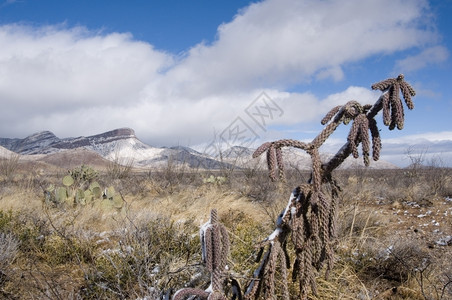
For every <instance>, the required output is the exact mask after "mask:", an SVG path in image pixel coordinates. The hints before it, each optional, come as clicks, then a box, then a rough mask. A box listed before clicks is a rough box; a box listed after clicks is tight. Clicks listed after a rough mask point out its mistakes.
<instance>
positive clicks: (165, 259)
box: [80, 218, 200, 299]
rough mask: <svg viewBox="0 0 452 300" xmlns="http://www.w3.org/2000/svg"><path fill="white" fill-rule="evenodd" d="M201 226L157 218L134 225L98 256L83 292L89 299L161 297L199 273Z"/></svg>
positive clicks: (190, 222)
mask: <svg viewBox="0 0 452 300" xmlns="http://www.w3.org/2000/svg"><path fill="white" fill-rule="evenodd" d="M197 232H198V229H197V228H196V227H195V226H194V225H193V222H192V221H187V222H181V223H175V222H174V221H170V220H168V219H163V218H157V219H155V220H150V221H149V222H146V223H143V224H138V225H136V224H132V223H129V226H128V227H127V231H123V232H121V233H120V234H119V235H118V236H117V237H116V239H118V241H117V243H115V244H114V245H111V247H110V248H108V249H104V250H102V251H101V252H100V253H99V254H97V255H96V257H95V258H94V263H93V265H91V267H90V269H89V271H88V272H87V274H86V276H85V277H86V280H85V283H84V285H83V288H82V289H81V291H80V293H81V294H82V295H83V297H84V298H88V299H91V298H95V299H98V298H101V299H126V298H137V297H150V298H149V299H156V298H157V297H158V296H160V295H161V294H163V293H165V291H166V290H168V289H170V288H171V287H172V286H173V284H175V283H181V282H185V283H186V282H190V280H191V278H192V277H193V275H194V274H195V273H198V272H200V266H199V264H197V262H198V261H199V260H200V255H199V249H200V246H199V238H198V235H197Z"/></svg>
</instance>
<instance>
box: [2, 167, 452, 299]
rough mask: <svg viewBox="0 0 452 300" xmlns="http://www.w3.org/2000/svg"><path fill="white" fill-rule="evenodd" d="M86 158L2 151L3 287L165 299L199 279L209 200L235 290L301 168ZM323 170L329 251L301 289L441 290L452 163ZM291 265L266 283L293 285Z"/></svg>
mask: <svg viewBox="0 0 452 300" xmlns="http://www.w3.org/2000/svg"><path fill="white" fill-rule="evenodd" d="M85 163H87V164H86V166H85V169H82V167H81V165H80V166H70V167H71V169H68V168H67V166H65V167H57V166H55V165H52V166H50V165H48V164H46V163H45V162H40V163H39V164H37V163H36V162H31V161H21V160H18V161H17V162H14V161H11V159H3V160H2V162H1V171H2V173H1V177H0V298H3V299H170V297H171V295H172V294H173V293H174V292H175V291H177V290H178V289H181V288H184V287H193V288H200V289H206V288H208V286H209V284H210V277H209V272H208V271H207V270H206V268H205V266H204V264H203V263H202V258H201V246H200V238H199V228H200V226H201V225H202V224H203V223H205V222H206V221H207V220H208V218H209V213H210V211H211V209H213V208H215V209H217V210H218V213H219V221H220V222H221V223H222V224H223V225H224V226H225V228H226V229H227V232H228V234H229V239H230V243H231V246H230V255H229V257H228V270H229V271H228V272H229V276H230V277H231V278H232V277H233V278H234V279H235V280H236V281H237V282H238V283H239V284H240V286H241V287H242V289H244V288H245V287H246V285H247V282H249V280H250V279H251V277H252V276H253V271H254V270H255V269H256V268H257V266H258V264H259V263H258V262H257V261H256V256H257V250H258V249H257V248H256V245H258V244H259V242H261V241H262V240H264V239H265V238H266V237H267V236H268V235H269V234H271V233H272V231H273V230H274V228H275V222H276V220H277V217H278V214H279V213H280V212H281V210H282V209H283V208H284V207H285V206H286V205H287V201H288V199H289V195H290V193H291V191H292V189H293V188H294V187H296V186H297V185H299V184H301V183H304V182H306V181H307V180H308V178H309V172H307V171H300V170H298V171H297V170H289V171H287V180H286V182H271V181H270V180H269V178H268V175H267V171H266V170H264V169H260V168H257V167H256V168H254V169H251V168H246V169H239V168H237V169H231V168H225V169H223V170H217V171H205V170H204V171H203V170H193V169H187V168H186V167H184V166H180V165H173V164H171V163H168V164H167V165H166V166H163V167H162V168H159V169H149V170H139V171H138V170H134V169H132V168H123V167H121V166H113V167H112V166H111V165H107V166H105V167H102V164H101V163H100V162H99V163H97V164H94V165H93V166H89V162H85ZM11 164H14V166H13V168H11ZM83 170H85V171H83ZM87 170H89V172H88V171H87ZM68 171H71V172H70V173H68ZM83 172H85V173H83ZM88 173H89V174H88ZM67 176H72V177H73V180H72V181H70V180H69V179H67V178H66V177H67ZM334 177H335V178H336V180H337V182H338V184H339V186H340V187H341V192H340V195H339V199H340V201H339V206H340V207H339V214H338V220H337V222H338V223H337V224H338V234H337V237H336V240H335V244H334V251H335V255H336V261H335V264H334V267H333V270H332V272H331V274H330V276H329V278H328V280H326V279H325V278H324V274H323V272H322V271H320V272H318V274H317V276H316V282H317V285H318V287H317V292H316V294H314V293H312V292H310V294H309V299H435V300H436V299H438V300H439V299H452V261H451V257H452V170H451V169H450V168H443V167H438V166H421V165H413V166H410V167H407V168H404V169H394V170H371V169H366V168H362V167H357V168H354V169H353V168H352V169H348V170H337V171H335V173H334ZM68 180H69V182H68ZM93 182H96V184H94V185H93ZM96 186H98V187H99V189H100V190H101V193H102V195H100V194H99V195H97V196H96V193H98V190H97V188H96ZM63 189H64V191H66V192H65V196H64V199H63V200H62V199H61V197H60V196H56V195H57V194H58V193H60V192H57V191H61V190H63ZM79 190H83V191H84V194H83V195H85V196H84V198H83V197H81V196H80V193H81V192H78V191H79ZM88 190H90V192H87V191H88ZM88 194H89V200H88ZM82 198H83V199H85V198H86V199H85V200H80V199H82ZM289 243H290V241H289ZM289 255H293V253H291V252H290V251H289ZM291 270H292V269H289V274H287V278H281V276H279V277H278V278H277V280H286V281H288V282H289V288H290V291H291V295H297V289H298V288H299V287H298V286H297V284H296V283H292V280H291V279H290V278H291V274H290V273H291ZM277 275H278V274H277ZM279 275H280V274H279ZM277 292H278V289H276V294H275V299H278V298H279V295H278V294H277ZM226 293H229V294H228V295H230V294H231V291H228V290H227V291H226ZM293 298H294V299H296V297H295V296H293Z"/></svg>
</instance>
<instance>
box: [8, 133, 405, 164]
mask: <svg viewBox="0 0 452 300" xmlns="http://www.w3.org/2000/svg"><path fill="white" fill-rule="evenodd" d="M0 146H3V147H4V148H6V149H8V150H9V151H14V152H16V153H19V154H21V155H25V156H36V157H37V156H42V155H48V156H49V155H50V156H49V157H48V158H47V159H46V160H48V161H52V162H55V161H58V159H54V158H55V157H69V156H70V155H69V154H70V153H73V154H75V153H79V152H77V151H76V152H71V151H74V150H76V149H84V151H86V150H88V151H92V152H93V153H96V154H97V155H99V156H100V157H101V158H103V159H105V161H106V162H108V161H110V162H112V161H113V162H117V163H120V164H125V165H133V166H134V167H138V168H147V167H159V166H164V165H168V164H169V163H176V164H180V165H185V166H187V167H189V168H192V169H197V168H201V169H222V168H236V167H239V168H254V167H257V166H259V167H264V166H265V159H262V158H259V159H253V158H252V153H253V152H254V150H253V149H250V148H246V147H241V146H233V147H230V148H229V149H226V150H224V151H223V152H222V155H221V156H220V158H214V157H210V156H208V155H206V154H204V153H201V152H198V151H196V150H194V149H192V148H189V147H185V146H173V147H153V146H149V145H147V144H145V143H143V142H142V141H141V140H140V139H138V137H137V136H136V134H135V131H134V130H133V129H131V128H126V127H125V128H118V129H114V130H110V131H107V132H104V133H100V134H96V135H91V136H87V137H84V136H79V137H69V138H58V137H57V136H56V135H55V134H53V133H52V132H50V131H41V132H38V133H34V134H31V135H29V136H27V137H25V138H23V139H19V138H13V139H8V138H0ZM65 151H67V152H68V153H67V154H64V153H62V155H58V156H55V154H57V153H61V152H65ZM85 153H86V152H85ZM283 153H284V157H285V162H286V165H287V167H289V168H295V169H300V170H309V169H310V168H311V162H310V157H309V155H308V154H306V153H304V152H302V151H296V149H284V150H283ZM51 155H53V156H51ZM68 155H69V156H68ZM331 156H332V154H328V153H324V154H322V158H323V159H328V158H330V157H331ZM92 157H93V159H94V156H92ZM39 159H40V160H44V159H43V158H39ZM95 161H96V162H97V163H100V162H101V160H100V159H95ZM360 163H361V164H362V160H355V159H353V158H348V159H347V160H346V161H345V162H344V163H343V165H342V166H341V168H353V167H357V166H360ZM61 164H64V163H63V162H61ZM370 168H376V169H389V168H397V166H395V165H393V164H391V163H389V162H385V161H377V162H372V164H371V166H370Z"/></svg>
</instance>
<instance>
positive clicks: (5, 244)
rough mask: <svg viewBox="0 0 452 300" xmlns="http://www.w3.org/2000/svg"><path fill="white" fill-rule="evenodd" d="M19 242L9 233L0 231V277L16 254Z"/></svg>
mask: <svg viewBox="0 0 452 300" xmlns="http://www.w3.org/2000/svg"><path fill="white" fill-rule="evenodd" d="M18 244H19V242H18V241H17V239H16V238H15V237H14V236H13V235H12V234H9V233H0V277H1V275H2V274H3V273H4V271H5V269H6V268H8V266H9V265H10V264H11V262H12V260H13V259H14V257H15V256H16V255H17V250H18Z"/></svg>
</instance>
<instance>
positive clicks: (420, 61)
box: [396, 46, 449, 72]
mask: <svg viewBox="0 0 452 300" xmlns="http://www.w3.org/2000/svg"><path fill="white" fill-rule="evenodd" d="M448 57H449V51H448V50H447V49H446V48H445V47H443V46H434V47H430V48H427V49H424V50H423V51H422V52H420V53H419V54H417V55H414V56H409V57H407V58H405V59H402V60H399V61H397V62H396V69H397V70H401V71H402V72H412V71H416V70H419V69H422V68H425V67H426V66H428V65H431V64H440V63H443V62H445V61H446V60H447V58H448Z"/></svg>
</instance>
